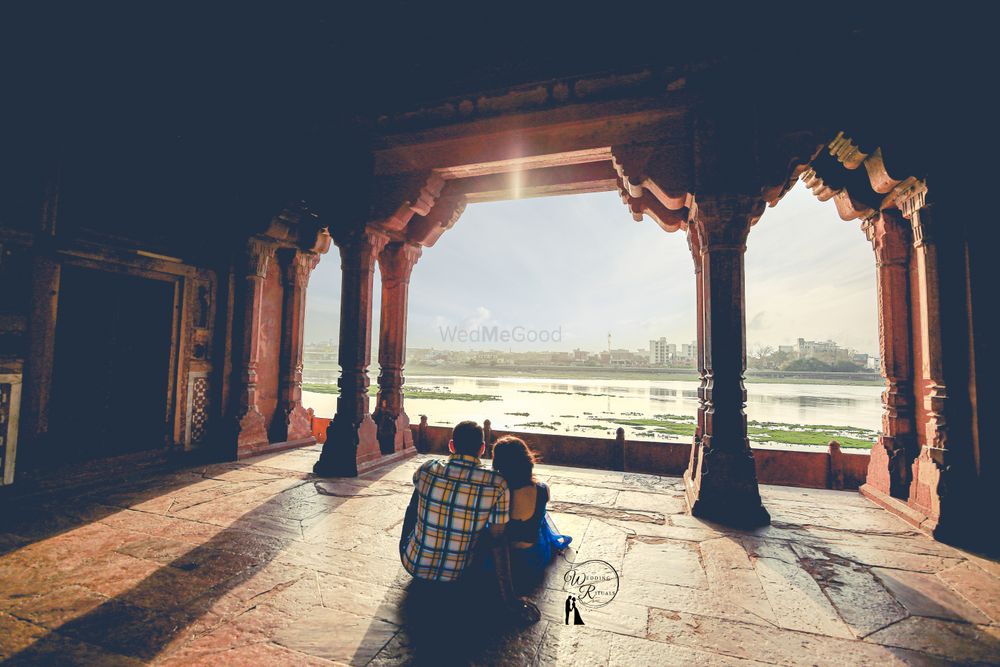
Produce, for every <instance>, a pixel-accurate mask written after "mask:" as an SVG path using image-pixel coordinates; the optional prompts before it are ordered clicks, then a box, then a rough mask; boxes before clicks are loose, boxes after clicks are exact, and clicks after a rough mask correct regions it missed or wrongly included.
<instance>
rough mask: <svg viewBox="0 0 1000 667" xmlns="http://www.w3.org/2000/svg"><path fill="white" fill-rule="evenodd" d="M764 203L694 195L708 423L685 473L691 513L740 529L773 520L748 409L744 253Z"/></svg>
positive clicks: (705, 421) (736, 198)
mask: <svg viewBox="0 0 1000 667" xmlns="http://www.w3.org/2000/svg"><path fill="white" fill-rule="evenodd" d="M762 208H763V202H762V201H757V200H756V199H754V198H751V197H745V196H735V195H722V196H701V197H698V198H697V208H696V210H695V212H694V218H695V224H696V225H697V228H698V234H699V237H700V240H701V248H702V249H701V275H702V285H703V287H702V289H703V304H704V306H703V307H704V321H703V325H702V326H703V327H704V329H703V338H704V340H705V345H704V365H705V391H704V395H705V397H704V402H705V403H704V425H703V431H702V434H701V442H700V444H699V455H698V457H697V461H696V462H695V467H694V468H692V469H689V470H688V471H687V472H686V473H685V474H684V480H685V485H686V489H687V498H688V504H689V506H690V507H691V513H692V514H693V515H695V516H699V517H703V518H706V519H710V520H713V521H719V522H721V523H726V524H729V525H734V526H740V527H755V526H762V525H766V524H768V523H770V520H771V517H770V515H769V514H768V513H767V510H765V509H764V507H763V505H762V504H761V501H760V492H759V490H758V488H757V471H756V468H755V467H754V459H753V453H752V452H751V450H750V443H749V440H748V439H747V420H746V414H745V413H744V411H743V408H744V404H745V402H746V389H745V387H744V386H743V372H744V371H745V369H746V341H745V329H746V313H745V305H744V274H743V255H744V252H745V251H746V238H747V234H748V232H749V231H750V225H751V223H752V221H753V220H754V219H755V218H756V217H759V215H760V213H761V212H762Z"/></svg>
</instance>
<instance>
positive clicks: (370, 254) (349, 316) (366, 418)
mask: <svg viewBox="0 0 1000 667" xmlns="http://www.w3.org/2000/svg"><path fill="white" fill-rule="evenodd" d="M387 241H388V236H386V235H385V234H384V233H382V232H378V231H374V230H371V229H365V230H364V231H361V232H359V233H357V234H354V235H351V236H350V237H347V238H344V239H341V240H339V241H337V247H338V248H340V268H341V275H342V278H341V280H342V288H341V292H340V351H339V361H340V380H339V381H338V382H337V384H338V385H339V386H340V396H339V397H338V398H337V414H336V415H334V418H333V421H332V422H331V423H330V427H329V428H328V429H327V432H326V442H325V443H324V445H323V453H322V454H321V455H320V458H319V461H317V462H316V465H315V466H314V467H313V472H315V473H316V474H317V475H323V476H327V477H355V476H357V474H358V463H363V462H365V461H368V460H372V459H374V458H377V457H378V456H379V448H378V441H377V440H376V428H375V423H374V422H373V421H372V418H371V415H370V414H369V413H368V364H369V363H370V362H371V343H372V341H371V333H372V289H373V287H372V277H373V274H374V271H375V258H376V257H377V256H378V254H379V253H380V252H382V248H384V247H385V244H386V242H387Z"/></svg>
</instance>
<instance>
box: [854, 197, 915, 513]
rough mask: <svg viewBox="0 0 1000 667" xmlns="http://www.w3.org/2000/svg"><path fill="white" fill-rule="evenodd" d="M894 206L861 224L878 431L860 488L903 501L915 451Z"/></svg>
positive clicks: (905, 284)
mask: <svg viewBox="0 0 1000 667" xmlns="http://www.w3.org/2000/svg"><path fill="white" fill-rule="evenodd" d="M908 227H909V225H908V224H907V222H906V221H905V220H903V218H902V217H901V216H900V215H899V213H898V212H896V211H891V210H888V211H882V212H881V213H880V214H879V215H878V217H876V218H874V219H873V220H871V221H869V222H866V223H865V226H864V229H865V233H866V234H867V236H868V238H869V240H870V241H871V242H872V247H873V248H874V249H875V262H876V266H877V269H878V332H879V356H880V366H881V371H882V375H883V376H884V377H885V382H886V388H885V391H883V392H882V435H881V436H880V437H879V442H878V444H879V445H880V446H879V447H875V448H873V449H872V454H871V459H870V462H869V466H868V475H867V481H866V483H865V486H866V489H865V490H866V491H868V492H874V493H881V494H887V495H890V496H892V497H894V498H899V499H901V500H903V501H906V499H907V498H908V496H909V492H910V480H911V473H910V464H911V463H912V462H913V459H914V458H915V457H916V455H917V452H916V438H915V430H914V414H913V355H912V350H911V346H912V342H911V338H910V294H909V291H910V290H909V280H910V276H909V270H910V232H909V229H908Z"/></svg>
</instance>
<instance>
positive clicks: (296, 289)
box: [280, 250, 319, 444]
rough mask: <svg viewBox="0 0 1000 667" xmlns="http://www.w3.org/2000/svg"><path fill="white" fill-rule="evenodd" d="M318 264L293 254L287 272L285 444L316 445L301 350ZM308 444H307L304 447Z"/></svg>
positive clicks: (314, 258)
mask: <svg viewBox="0 0 1000 667" xmlns="http://www.w3.org/2000/svg"><path fill="white" fill-rule="evenodd" d="M317 264H319V255H318V254H317V253H314V252H304V251H301V250H295V251H292V252H291V257H290V259H289V262H288V266H287V267H286V268H285V302H284V318H283V319H284V323H283V328H284V331H282V335H281V360H282V378H281V406H280V409H281V411H282V414H284V415H285V429H284V430H285V432H284V433H283V434H282V436H283V438H284V440H285V441H286V442H302V441H306V440H309V441H312V442H315V440H314V439H313V435H312V424H311V423H310V420H309V413H308V412H307V411H306V409H305V408H304V407H303V406H302V349H303V341H304V337H303V336H304V333H305V331H304V329H305V321H306V289H307V288H308V286H309V274H311V273H312V271H313V269H314V268H316V265H317ZM303 444H306V443H303Z"/></svg>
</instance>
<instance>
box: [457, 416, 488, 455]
mask: <svg viewBox="0 0 1000 667" xmlns="http://www.w3.org/2000/svg"><path fill="white" fill-rule="evenodd" d="M485 447H486V444H485V443H484V442H483V428H482V427H481V426H480V425H479V424H477V423H476V422H474V421H464V422H461V423H459V424H458V425H457V426H455V429H454V430H453V431H452V432H451V442H450V443H448V449H450V450H451V451H452V452H454V453H455V454H466V455H468V456H479V455H481V454H482V453H483V450H484V449H485Z"/></svg>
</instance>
